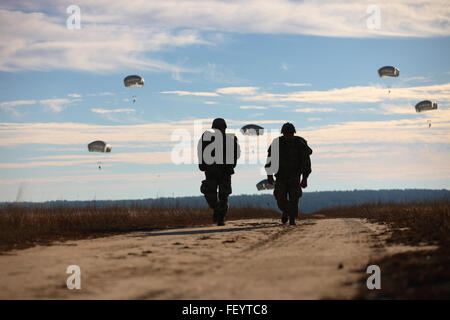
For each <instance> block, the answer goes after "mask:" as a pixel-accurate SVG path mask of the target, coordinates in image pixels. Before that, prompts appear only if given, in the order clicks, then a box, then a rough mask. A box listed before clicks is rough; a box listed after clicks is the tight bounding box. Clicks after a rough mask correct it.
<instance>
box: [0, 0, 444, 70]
mask: <svg viewBox="0 0 450 320" xmlns="http://www.w3.org/2000/svg"><path fill="white" fill-rule="evenodd" d="M371 4H373V1H372V0H361V1H358V2H354V1H350V0H347V1H314V0H305V1H287V0H279V1H272V2H267V1H265V0H248V1H221V0H209V1H193V0H166V1H134V2H133V4H132V5H124V4H123V2H122V1H118V0H116V1H113V0H97V1H90V0H78V1H77V5H78V6H80V8H82V10H81V29H80V30H68V29H67V28H66V21H65V20H66V19H67V17H68V15H67V14H66V12H65V9H66V6H65V5H63V4H62V3H60V2H57V1H51V0H43V1H39V2H38V1H33V3H23V2H17V1H8V0H5V1H3V2H2V4H1V6H0V29H1V30H2V37H1V39H0V70H2V71H14V70H24V69H25V70H50V69H71V70H83V71H88V72H110V71H114V70H118V69H127V70H129V69H130V68H133V69H141V70H142V69H144V70H152V71H168V72H171V73H172V74H173V75H174V76H175V77H178V78H180V76H179V74H180V72H190V71H192V70H190V69H187V68H181V67H180V66H176V65H172V64H170V63H167V62H164V61H161V60H158V59H155V58H152V57H150V56H149V55H148V53H151V52H156V51H161V50H165V49H167V48H176V47H185V46H189V45H194V44H197V45H198V44H200V45H209V44H210V42H209V41H207V40H205V39H204V37H203V36H202V35H201V32H202V31H205V33H211V32H217V33H219V34H220V35H223V32H239V33H266V34H306V35H316V36H327V37H436V36H449V35H450V23H449V22H450V13H449V10H450V7H449V6H448V0H433V1H432V0H421V1H418V0H416V1H404V0H392V1H383V2H381V3H379V4H378V5H379V8H380V12H381V28H380V29H379V30H370V29H369V28H367V25H366V21H367V19H368V18H369V17H368V15H367V13H366V10H367V8H368V6H369V5H371ZM18 21H20V23H17V22H18ZM220 35H219V36H211V39H212V41H215V42H219V43H220V41H223V40H221V39H222V38H223V36H220Z"/></svg>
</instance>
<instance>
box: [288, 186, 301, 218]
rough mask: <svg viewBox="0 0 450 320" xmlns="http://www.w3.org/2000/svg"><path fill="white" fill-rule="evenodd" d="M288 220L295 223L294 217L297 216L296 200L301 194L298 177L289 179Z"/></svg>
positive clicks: (297, 200)
mask: <svg viewBox="0 0 450 320" xmlns="http://www.w3.org/2000/svg"><path fill="white" fill-rule="evenodd" d="M288 189H289V205H288V207H289V208H288V212H289V222H290V224H295V218H297V217H298V202H299V200H300V197H301V196H302V189H301V187H300V178H292V179H290V180H289V186H288Z"/></svg>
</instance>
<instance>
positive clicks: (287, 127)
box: [281, 122, 297, 134]
mask: <svg viewBox="0 0 450 320" xmlns="http://www.w3.org/2000/svg"><path fill="white" fill-rule="evenodd" d="M296 132H297V131H295V127H294V125H293V124H292V123H290V122H286V123H285V124H283V126H282V127H281V133H288V134H289V133H291V134H294V133H296Z"/></svg>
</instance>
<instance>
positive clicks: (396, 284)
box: [316, 200, 450, 299]
mask: <svg viewBox="0 0 450 320" xmlns="http://www.w3.org/2000/svg"><path fill="white" fill-rule="evenodd" d="M318 214H319V216H321V215H323V216H326V217H327V218H330V217H333V218H344V217H345V218H352V217H353V218H356V217H359V218H367V219H368V220H369V221H372V222H376V223H380V224H385V225H388V226H389V234H388V237H387V239H386V242H387V243H392V244H403V245H409V246H418V245H433V246H437V247H438V249H436V250H420V251H409V252H404V253H398V254H394V255H390V256H387V257H384V258H381V259H376V260H373V261H371V262H370V264H375V265H379V266H383V267H382V274H383V287H382V289H383V290H381V291H377V290H374V291H368V290H366V287H365V281H366V278H365V277H364V278H361V290H360V294H359V295H358V296H357V298H359V299H449V298H450V269H449V267H450V201H448V200H443V201H436V202H429V203H413V204H372V205H369V204H366V205H361V206H352V207H343V208H332V209H327V210H321V211H320V212H317V213H316V216H317V215H318Z"/></svg>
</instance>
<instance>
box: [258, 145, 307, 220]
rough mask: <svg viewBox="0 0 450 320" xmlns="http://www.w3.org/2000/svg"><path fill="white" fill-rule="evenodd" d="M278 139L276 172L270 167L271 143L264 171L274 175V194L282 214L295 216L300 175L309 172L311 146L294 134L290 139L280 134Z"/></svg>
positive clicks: (299, 195)
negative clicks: (277, 165)
mask: <svg viewBox="0 0 450 320" xmlns="http://www.w3.org/2000/svg"><path fill="white" fill-rule="evenodd" d="M276 139H278V144H279V167H278V170H277V171H276V172H274V169H273V168H271V164H272V163H271V161H270V157H271V153H272V146H273V145H274V142H275V140H274V142H272V145H271V146H270V147H269V150H268V157H269V159H268V162H267V164H266V166H265V167H266V172H267V174H268V175H274V174H275V177H276V181H275V189H274V192H273V194H274V196H275V198H276V200H277V204H278V208H280V210H281V211H282V212H283V214H286V215H288V216H289V217H292V218H296V217H297V216H298V202H299V200H300V197H301V196H302V189H301V187H300V177H301V176H302V175H303V178H304V179H307V178H308V176H309V174H310V173H311V159H310V155H311V154H312V150H311V148H310V147H309V146H308V144H307V142H306V140H305V139H303V138H302V137H299V136H294V137H293V139H292V140H291V141H287V140H286V139H285V137H283V136H281V137H279V138H276Z"/></svg>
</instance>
